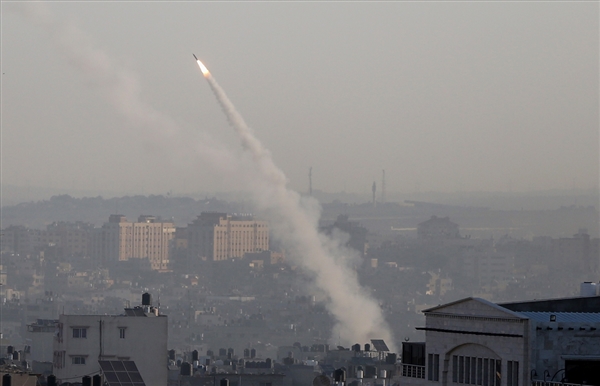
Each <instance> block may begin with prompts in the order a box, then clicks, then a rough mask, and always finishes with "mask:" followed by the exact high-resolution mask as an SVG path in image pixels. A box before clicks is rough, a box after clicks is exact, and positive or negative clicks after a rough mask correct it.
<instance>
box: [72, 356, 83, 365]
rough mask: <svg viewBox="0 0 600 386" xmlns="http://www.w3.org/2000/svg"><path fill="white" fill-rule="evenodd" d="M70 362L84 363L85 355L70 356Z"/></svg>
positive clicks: (75, 363)
mask: <svg viewBox="0 0 600 386" xmlns="http://www.w3.org/2000/svg"><path fill="white" fill-rule="evenodd" d="M71 363H72V364H74V365H85V357H84V356H74V357H71Z"/></svg>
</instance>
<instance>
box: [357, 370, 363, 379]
mask: <svg viewBox="0 0 600 386" xmlns="http://www.w3.org/2000/svg"><path fill="white" fill-rule="evenodd" d="M364 377H365V373H364V372H363V371H362V370H358V371H357V372H356V378H358V379H363V378H364Z"/></svg>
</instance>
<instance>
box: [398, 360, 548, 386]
mask: <svg viewBox="0 0 600 386" xmlns="http://www.w3.org/2000/svg"><path fill="white" fill-rule="evenodd" d="M402 376H403V377H407V378H421V379H425V366H419V365H406V364H402ZM534 386H546V385H534ZM548 386H550V385H548Z"/></svg>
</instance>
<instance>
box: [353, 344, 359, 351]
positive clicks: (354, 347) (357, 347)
mask: <svg viewBox="0 0 600 386" xmlns="http://www.w3.org/2000/svg"><path fill="white" fill-rule="evenodd" d="M352 351H354V352H360V344H358V343H357V344H355V345H353V346H352Z"/></svg>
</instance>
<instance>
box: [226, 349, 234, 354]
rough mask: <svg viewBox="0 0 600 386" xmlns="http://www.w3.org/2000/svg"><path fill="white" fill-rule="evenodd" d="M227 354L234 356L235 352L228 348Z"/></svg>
mask: <svg viewBox="0 0 600 386" xmlns="http://www.w3.org/2000/svg"><path fill="white" fill-rule="evenodd" d="M227 354H231V355H235V351H234V350H233V349H232V348H228V349H227Z"/></svg>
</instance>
